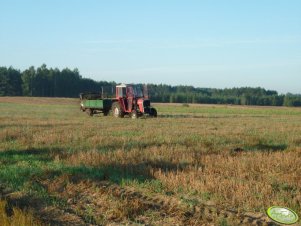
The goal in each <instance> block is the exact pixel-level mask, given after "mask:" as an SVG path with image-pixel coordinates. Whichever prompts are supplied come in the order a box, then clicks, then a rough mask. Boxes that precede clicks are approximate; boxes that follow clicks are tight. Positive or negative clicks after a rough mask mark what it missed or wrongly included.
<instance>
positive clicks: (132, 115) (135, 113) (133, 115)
mask: <svg viewBox="0 0 301 226" xmlns="http://www.w3.org/2000/svg"><path fill="white" fill-rule="evenodd" d="M131 118H132V119H136V118H138V114H137V111H135V110H133V111H132V112H131Z"/></svg>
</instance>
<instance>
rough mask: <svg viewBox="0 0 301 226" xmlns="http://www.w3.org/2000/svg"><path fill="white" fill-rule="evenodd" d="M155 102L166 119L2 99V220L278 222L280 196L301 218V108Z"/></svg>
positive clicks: (57, 101)
mask: <svg viewBox="0 0 301 226" xmlns="http://www.w3.org/2000/svg"><path fill="white" fill-rule="evenodd" d="M154 106H155V107H156V108H157V110H158V118H147V119H144V118H142V119H137V120H133V119H130V118H124V119H116V118H113V117H112V116H107V117H104V116H94V117H89V116H88V115H86V114H85V113H82V112H80V111H79V100H77V99H64V98H21V97H10V98H9V97H1V98H0V109H1V111H0V197H1V198H2V200H5V202H6V203H7V204H6V207H5V208H2V209H3V210H2V212H3V213H0V216H2V217H0V224H1V219H2V220H3V221H4V220H6V221H8V220H7V219H6V217H7V215H9V212H14V211H10V210H12V209H13V208H14V207H18V208H20V209H23V210H24V212H23V214H24V215H25V217H29V219H30V222H32V223H31V224H54V225H88V224H92V225H93V224H94V225H107V224H111V225H120V224H134V225H138V224H142V225H143V224H146V225H242V224H245V225H249V224H255V225H256V224H257V225H271V224H272V223H271V221H270V220H269V219H268V218H267V217H266V216H265V214H264V213H265V210H266V209H267V208H268V207H270V206H273V205H279V206H286V207H290V208H292V209H293V210H295V211H296V212H297V213H298V214H299V216H300V214H301V207H300V206H301V172H300V168H301V166H300V165H301V109H300V108H284V107H242V106H218V105H189V106H185V105H181V104H178V105H176V104H175V105H171V104H170V105H165V104H155V105H154ZM0 211H1V208H0ZM15 212H16V211H15ZM11 215H12V216H13V215H14V214H13V213H12V214H11ZM27 215H28V216H27ZM31 216H34V218H35V219H36V220H32V219H31ZM1 225H2V224H1Z"/></svg>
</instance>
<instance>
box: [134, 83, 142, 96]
mask: <svg viewBox="0 0 301 226" xmlns="http://www.w3.org/2000/svg"><path fill="white" fill-rule="evenodd" d="M133 89H134V94H135V96H136V97H143V92H142V88H141V86H139V85H135V86H134V87H133Z"/></svg>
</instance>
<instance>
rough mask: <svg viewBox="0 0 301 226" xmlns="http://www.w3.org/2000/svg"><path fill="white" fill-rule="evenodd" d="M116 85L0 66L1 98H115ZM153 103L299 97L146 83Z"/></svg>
mask: <svg viewBox="0 0 301 226" xmlns="http://www.w3.org/2000/svg"><path fill="white" fill-rule="evenodd" d="M115 86H116V82H107V81H94V80H92V79H89V78H83V77H82V76H81V75H80V73H79V71H78V69H73V70H71V69H69V68H64V69H62V70H59V69H57V68H47V66H46V65H45V64H43V65H42V66H40V67H38V68H34V67H33V66H31V67H29V68H28V69H26V70H24V71H20V70H17V69H14V68H13V67H8V68H7V67H0V96H35V97H78V95H79V93H82V92H105V93H107V94H108V93H109V94H110V95H108V96H113V95H114V90H115ZM148 90H149V94H150V96H151V99H152V101H153V102H168V103H206V104H235V105H265V106H301V95H300V94H291V93H287V94H286V95H280V94H278V93H277V91H273V90H265V89H264V88H260V87H258V88H250V87H242V88H231V89H212V88H197V87H193V86H183V85H180V86H171V85H164V84H148Z"/></svg>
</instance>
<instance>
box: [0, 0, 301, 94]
mask: <svg viewBox="0 0 301 226" xmlns="http://www.w3.org/2000/svg"><path fill="white" fill-rule="evenodd" d="M43 63H45V64H46V65H47V67H53V68H55V67H57V68H59V69H63V68H65V67H68V68H71V69H73V68H78V70H79V71H80V74H81V75H82V76H83V77H86V78H92V79H94V80H97V81H100V80H102V81H103V80H105V81H116V82H124V83H130V82H133V83H155V84H161V83H163V84H169V85H193V86H195V87H209V88H232V87H245V86H248V87H263V88H266V89H272V90H277V91H278V92H279V93H287V92H291V93H301V1H300V0H281V1H280V0H186V1H184V0H181V1H180V0H152V1H146V0H145V1H142V0H110V1H104V0H85V1H84V0H64V1H62V0H43V1H41V0H27V1H24V0H22V1H21V0H19V1H17V0H0V66H7V67H8V66H13V67H14V68H17V69H20V70H24V69H26V68H28V67H30V66H35V67H39V66H41V65H42V64H43Z"/></svg>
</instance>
